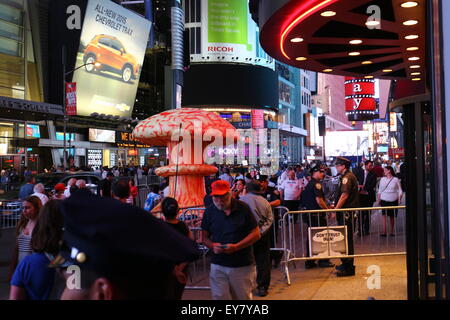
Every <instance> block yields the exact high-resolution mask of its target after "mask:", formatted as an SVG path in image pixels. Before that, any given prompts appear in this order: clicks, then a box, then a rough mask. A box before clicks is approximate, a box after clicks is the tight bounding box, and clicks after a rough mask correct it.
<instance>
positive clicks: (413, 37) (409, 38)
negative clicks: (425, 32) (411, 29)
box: [405, 34, 419, 40]
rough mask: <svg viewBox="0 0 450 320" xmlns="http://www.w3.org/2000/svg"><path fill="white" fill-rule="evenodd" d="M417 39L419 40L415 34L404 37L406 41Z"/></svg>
mask: <svg viewBox="0 0 450 320" xmlns="http://www.w3.org/2000/svg"><path fill="white" fill-rule="evenodd" d="M417 38H419V36H418V35H417V34H410V35H409V36H406V37H405V39H406V40H414V39H417Z"/></svg>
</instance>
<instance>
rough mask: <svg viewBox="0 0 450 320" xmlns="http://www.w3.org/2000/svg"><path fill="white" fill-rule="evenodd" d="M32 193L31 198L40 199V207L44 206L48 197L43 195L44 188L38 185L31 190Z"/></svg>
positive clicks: (40, 184)
mask: <svg viewBox="0 0 450 320" xmlns="http://www.w3.org/2000/svg"><path fill="white" fill-rule="evenodd" d="M33 191H34V193H33V194H32V196H36V197H38V198H39V199H41V203H42V205H45V204H46V203H47V201H48V197H47V196H46V195H45V188H44V185H43V184H42V183H38V184H36V185H35V186H34V188H33Z"/></svg>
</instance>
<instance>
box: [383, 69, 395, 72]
mask: <svg viewBox="0 0 450 320" xmlns="http://www.w3.org/2000/svg"><path fill="white" fill-rule="evenodd" d="M392 71H393V70H392V69H384V70H383V72H392Z"/></svg>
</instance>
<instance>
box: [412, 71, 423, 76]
mask: <svg viewBox="0 0 450 320" xmlns="http://www.w3.org/2000/svg"><path fill="white" fill-rule="evenodd" d="M421 74H422V73H420V72H413V73H411V75H412V76H420V75H421Z"/></svg>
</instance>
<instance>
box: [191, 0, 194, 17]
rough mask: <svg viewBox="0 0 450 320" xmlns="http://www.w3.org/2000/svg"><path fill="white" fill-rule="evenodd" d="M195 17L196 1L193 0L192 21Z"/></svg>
mask: <svg viewBox="0 0 450 320" xmlns="http://www.w3.org/2000/svg"><path fill="white" fill-rule="evenodd" d="M194 1H195V0H194ZM194 19H195V2H192V3H191V21H193V20H194Z"/></svg>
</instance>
